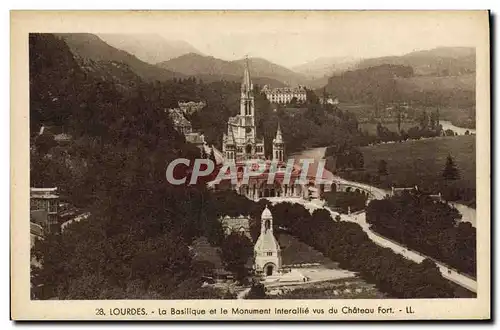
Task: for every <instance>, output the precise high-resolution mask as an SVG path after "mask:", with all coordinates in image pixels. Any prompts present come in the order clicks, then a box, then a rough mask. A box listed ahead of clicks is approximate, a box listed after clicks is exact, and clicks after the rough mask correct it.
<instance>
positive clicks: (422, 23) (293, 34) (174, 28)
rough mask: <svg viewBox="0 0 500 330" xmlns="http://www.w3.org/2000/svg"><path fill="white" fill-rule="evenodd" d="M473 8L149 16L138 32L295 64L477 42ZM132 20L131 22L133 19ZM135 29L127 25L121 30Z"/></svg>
mask: <svg viewBox="0 0 500 330" xmlns="http://www.w3.org/2000/svg"><path fill="white" fill-rule="evenodd" d="M477 18H478V16H477V13H476V14H474V13H471V12H458V11H455V12H449V11H448V12H425V11H421V12H368V11H357V12H325V11H323V12H293V11H289V12H271V11H267V12H230V13H223V12H197V13H185V12H184V13H174V14H168V15H160V14H158V15H154V14H153V15H151V17H149V18H148V19H147V20H143V21H142V22H141V25H140V26H141V30H140V32H146V31H151V32H155V33H157V34H159V35H162V36H164V37H165V38H167V39H181V40H185V41H187V42H189V43H190V44H192V45H193V46H194V47H196V48H197V49H199V50H200V51H201V52H203V53H205V54H206V55H212V56H215V57H218V58H222V59H226V60H233V59H239V58H242V57H244V56H245V55H246V54H248V56H256V57H263V58H266V59H268V60H271V61H273V62H276V63H278V64H283V65H286V66H294V65H298V64H302V63H305V62H308V61H311V60H314V59H316V58H319V57H333V56H335V57H337V56H340V57H344V56H347V57H376V56H385V55H400V54H404V53H408V52H411V51H413V50H423V49H430V48H434V47H438V46H475V45H476V43H477V42H478V38H477V34H478V31H480V26H479V24H478V23H477V22H478V20H477ZM129 23H131V22H129ZM127 30H130V32H132V31H135V32H139V31H137V25H135V24H123V25H122V26H121V30H120V32H121V33H124V32H126V31H127Z"/></svg>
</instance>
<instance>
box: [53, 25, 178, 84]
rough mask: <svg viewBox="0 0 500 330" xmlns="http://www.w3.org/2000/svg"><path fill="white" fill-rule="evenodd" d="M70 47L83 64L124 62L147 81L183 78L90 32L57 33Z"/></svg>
mask: <svg viewBox="0 0 500 330" xmlns="http://www.w3.org/2000/svg"><path fill="white" fill-rule="evenodd" d="M54 35H55V36H56V37H58V38H61V39H62V40H63V41H64V42H65V43H66V44H67V45H68V47H69V49H70V51H71V52H72V53H73V55H74V56H75V58H76V59H77V61H78V62H80V64H81V65H82V66H85V65H87V64H88V63H92V62H94V63H99V62H108V63H113V62H115V63H123V64H125V65H126V66H127V68H128V69H130V70H131V71H133V72H134V73H135V74H136V75H137V76H139V77H140V78H141V79H142V80H144V81H145V82H152V81H157V80H158V81H166V80H169V79H173V78H182V77H184V76H183V75H182V74H179V73H177V72H173V71H169V70H166V69H161V68H158V67H156V66H155V65H152V64H149V63H146V62H143V61H141V60H140V59H138V58H137V57H136V56H134V55H132V54H130V53H128V52H126V51H124V50H121V49H117V48H115V47H113V46H111V45H109V44H107V43H106V42H105V41H103V40H102V39H101V38H99V37H98V36H97V35H94V34H90V33H56V34H54Z"/></svg>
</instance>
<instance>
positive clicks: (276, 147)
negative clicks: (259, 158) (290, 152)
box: [273, 123, 285, 162]
mask: <svg viewBox="0 0 500 330" xmlns="http://www.w3.org/2000/svg"><path fill="white" fill-rule="evenodd" d="M284 149H285V143H284V142H283V136H282V134H281V127H280V124H279V123H278V130H277V131H276V137H275V138H274V140H273V160H275V161H278V162H282V161H283V159H284V157H285V150H284Z"/></svg>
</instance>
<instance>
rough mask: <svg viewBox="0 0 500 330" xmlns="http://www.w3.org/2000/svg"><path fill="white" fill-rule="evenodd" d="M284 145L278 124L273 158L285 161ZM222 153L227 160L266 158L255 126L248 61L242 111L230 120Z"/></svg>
mask: <svg viewBox="0 0 500 330" xmlns="http://www.w3.org/2000/svg"><path fill="white" fill-rule="evenodd" d="M284 147H285V145H284V143H283V138H282V136H281V130H280V128H279V126H278V130H277V132H276V138H275V139H274V141H273V160H278V161H283V157H284ZM222 153H223V154H224V157H225V160H226V161H234V162H241V161H245V160H252V159H260V160H263V159H265V149H264V140H263V139H261V138H258V137H257V129H256V126H255V100H254V94H253V84H252V80H251V79H250V71H249V68H248V62H247V63H246V66H245V71H244V73H243V82H242V84H241V96H240V113H239V114H238V115H236V116H234V117H230V118H229V120H228V123H227V133H225V134H224V136H223V139H222Z"/></svg>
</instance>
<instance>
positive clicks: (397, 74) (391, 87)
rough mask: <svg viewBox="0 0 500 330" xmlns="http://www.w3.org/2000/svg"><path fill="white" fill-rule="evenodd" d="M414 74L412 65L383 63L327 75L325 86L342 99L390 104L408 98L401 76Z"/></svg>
mask: <svg viewBox="0 0 500 330" xmlns="http://www.w3.org/2000/svg"><path fill="white" fill-rule="evenodd" d="M413 75H414V73H413V69H412V68H411V67H409V66H402V65H392V64H384V65H380V66H374V67H369V68H364V69H357V70H353V71H347V72H344V73H341V74H340V75H337V76H333V77H331V78H329V79H328V84H327V85H326V86H325V89H326V92H327V93H329V94H331V95H335V96H336V97H338V99H339V100H340V102H341V103H344V102H347V103H365V104H366V103H367V104H378V103H382V104H388V103H391V102H395V101H396V102H397V101H405V97H404V95H402V94H401V93H400V92H399V90H398V79H404V78H410V77H412V76H413ZM318 92H319V93H321V92H322V91H321V90H319V91H318Z"/></svg>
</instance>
